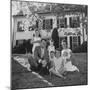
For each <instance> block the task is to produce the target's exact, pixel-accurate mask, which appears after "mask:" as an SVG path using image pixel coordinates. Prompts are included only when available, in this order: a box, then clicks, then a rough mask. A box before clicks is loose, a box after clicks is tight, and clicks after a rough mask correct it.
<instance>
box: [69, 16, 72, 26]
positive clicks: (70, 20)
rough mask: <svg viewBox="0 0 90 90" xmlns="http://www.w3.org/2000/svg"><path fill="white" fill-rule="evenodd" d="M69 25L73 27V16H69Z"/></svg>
mask: <svg viewBox="0 0 90 90" xmlns="http://www.w3.org/2000/svg"><path fill="white" fill-rule="evenodd" d="M69 25H70V28H71V27H72V18H71V17H70V18H69Z"/></svg>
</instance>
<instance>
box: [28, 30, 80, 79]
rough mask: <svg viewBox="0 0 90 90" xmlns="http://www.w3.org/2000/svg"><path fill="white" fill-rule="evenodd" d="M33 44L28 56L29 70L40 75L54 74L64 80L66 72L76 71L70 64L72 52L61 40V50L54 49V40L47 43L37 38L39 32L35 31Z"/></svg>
mask: <svg viewBox="0 0 90 90" xmlns="http://www.w3.org/2000/svg"><path fill="white" fill-rule="evenodd" d="M31 43H32V44H33V48H32V55H28V61H29V63H30V66H29V67H28V68H29V70H36V71H37V72H38V73H40V74H55V75H57V76H58V77H61V78H65V74H66V73H67V72H73V71H78V72H79V69H78V68H77V67H76V66H75V65H73V64H72V60H73V59H72V58H73V56H72V51H71V49H69V48H68V47H67V42H66V41H65V40H62V42H61V45H62V50H60V49H57V48H55V46H54V43H55V42H54V40H53V39H50V40H49V45H47V41H46V40H44V39H41V37H39V31H38V30H36V31H35V36H34V37H33V39H32V40H31Z"/></svg>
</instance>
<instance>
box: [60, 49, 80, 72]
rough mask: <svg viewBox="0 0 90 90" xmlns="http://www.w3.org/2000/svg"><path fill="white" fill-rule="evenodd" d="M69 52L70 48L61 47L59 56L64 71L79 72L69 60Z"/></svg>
mask: <svg viewBox="0 0 90 90" xmlns="http://www.w3.org/2000/svg"><path fill="white" fill-rule="evenodd" d="M71 52H72V51H71V49H63V50H62V52H61V56H62V58H63V60H64V68H65V71H78V72H79V69H78V68H77V67H76V66H75V65H72V62H71V60H70V57H71Z"/></svg>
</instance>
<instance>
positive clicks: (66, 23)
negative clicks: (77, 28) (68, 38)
mask: <svg viewBox="0 0 90 90" xmlns="http://www.w3.org/2000/svg"><path fill="white" fill-rule="evenodd" d="M65 28H67V18H65Z"/></svg>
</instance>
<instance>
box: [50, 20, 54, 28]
mask: <svg viewBox="0 0 90 90" xmlns="http://www.w3.org/2000/svg"><path fill="white" fill-rule="evenodd" d="M50 26H51V28H50V29H52V28H53V20H52V19H50Z"/></svg>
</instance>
